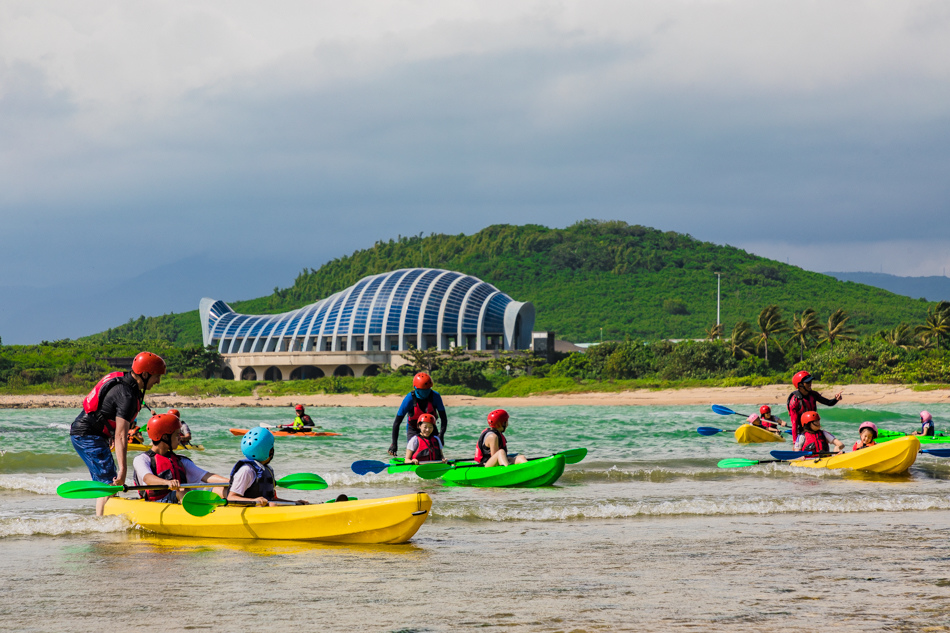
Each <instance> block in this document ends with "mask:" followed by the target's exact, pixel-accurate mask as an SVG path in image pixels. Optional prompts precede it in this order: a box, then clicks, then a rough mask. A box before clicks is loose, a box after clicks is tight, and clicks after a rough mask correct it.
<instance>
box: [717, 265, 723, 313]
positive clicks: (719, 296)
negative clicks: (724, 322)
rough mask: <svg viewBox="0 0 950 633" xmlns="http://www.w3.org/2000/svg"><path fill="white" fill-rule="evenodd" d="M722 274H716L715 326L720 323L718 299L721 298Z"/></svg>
mask: <svg viewBox="0 0 950 633" xmlns="http://www.w3.org/2000/svg"><path fill="white" fill-rule="evenodd" d="M721 290H722V273H716V325H719V324H720V323H721V321H720V320H719V307H720V298H721V297H722V293H721Z"/></svg>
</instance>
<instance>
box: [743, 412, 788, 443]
mask: <svg viewBox="0 0 950 633" xmlns="http://www.w3.org/2000/svg"><path fill="white" fill-rule="evenodd" d="M746 422H747V423H748V424H751V425H752V426H756V427H758V428H760V429H762V430H763V431H768V432H770V433H771V434H772V435H778V436H779V437H781V435H782V434H781V432H780V431H778V430H776V429H773V428H772V427H770V426H765V425H764V424H763V423H762V418H760V417H759V416H758V415H756V414H755V413H753V414H752V415H750V416H749V417H748V418H747V419H746Z"/></svg>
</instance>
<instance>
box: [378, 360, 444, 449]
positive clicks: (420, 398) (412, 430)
mask: <svg viewBox="0 0 950 633" xmlns="http://www.w3.org/2000/svg"><path fill="white" fill-rule="evenodd" d="M425 413H428V414H430V415H432V416H436V415H437V416H438V417H440V418H441V419H442V429H441V430H440V431H439V441H440V442H441V443H442V445H443V446H444V445H445V429H446V427H447V426H448V421H449V420H448V418H447V417H446V415H445V405H444V404H442V396H440V395H439V392H437V391H433V390H432V377H431V376H429V374H427V373H425V372H424V371H420V372H419V373H418V374H416V375H415V376H414V377H413V379H412V391H410V392H409V394H408V395H406V397H405V398H403V401H402V404H401V405H399V410H398V411H396V420H395V421H394V422H393V443H392V444H391V445H390V446H389V454H390V455H393V456H395V455H396V453H397V452H398V451H399V427H400V425H401V424H402V421H403V418H405V417H406V416H407V415H408V416H409V421H408V422H407V423H406V441H407V442H408V441H409V440H411V439H412V438H413V437H415V436H416V435H419V418H420V417H421V416H422V415H423V414H425Z"/></svg>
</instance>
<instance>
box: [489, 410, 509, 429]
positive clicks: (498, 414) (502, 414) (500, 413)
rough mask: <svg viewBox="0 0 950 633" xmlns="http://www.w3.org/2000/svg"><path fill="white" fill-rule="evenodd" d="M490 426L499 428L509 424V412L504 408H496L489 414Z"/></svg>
mask: <svg viewBox="0 0 950 633" xmlns="http://www.w3.org/2000/svg"><path fill="white" fill-rule="evenodd" d="M488 426H490V427H491V428H493V429H498V428H501V427H503V426H508V412H507V411H505V410H504V409H495V410H494V411H492V412H491V413H489V414H488Z"/></svg>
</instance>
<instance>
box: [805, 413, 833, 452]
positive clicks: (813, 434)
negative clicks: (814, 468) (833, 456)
mask: <svg viewBox="0 0 950 633" xmlns="http://www.w3.org/2000/svg"><path fill="white" fill-rule="evenodd" d="M801 423H802V430H801V433H799V434H798V439H797V440H795V450H796V451H805V452H809V453H830V452H832V451H831V447H832V446H834V447H835V448H836V449H837V450H836V451H834V452H836V453H842V452H844V443H843V442H842V441H841V440H839V439H838V438H836V437H835V436H834V435H832V434H831V433H829V432H828V431H822V430H821V418H820V417H819V416H818V413H817V412H815V411H806V412H805V413H803V414H802V418H801Z"/></svg>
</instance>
